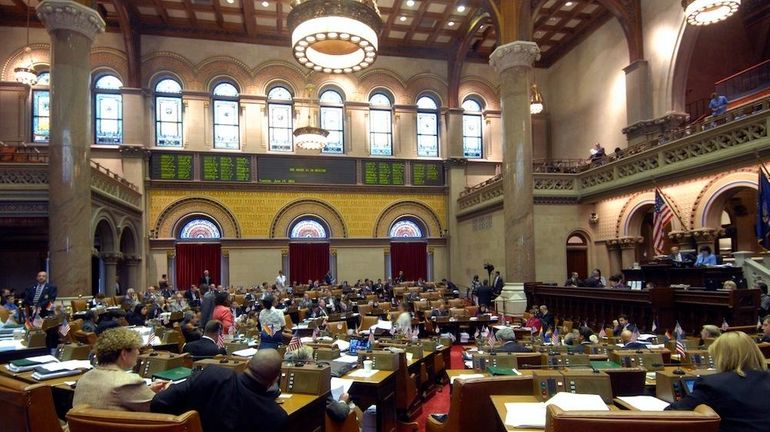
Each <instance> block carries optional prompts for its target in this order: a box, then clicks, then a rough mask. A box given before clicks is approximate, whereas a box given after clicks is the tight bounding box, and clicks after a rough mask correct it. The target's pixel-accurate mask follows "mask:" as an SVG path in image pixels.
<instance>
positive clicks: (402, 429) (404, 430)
mask: <svg viewBox="0 0 770 432" xmlns="http://www.w3.org/2000/svg"><path fill="white" fill-rule="evenodd" d="M462 352H463V347H462V346H461V345H455V346H453V347H452V351H451V353H450V358H451V361H450V365H451V366H450V367H449V368H450V369H462V368H463V359H462ZM449 400H450V394H449V384H447V385H445V386H444V387H443V388H442V389H441V391H437V392H435V393H433V396H431V397H430V398H429V399H428V400H426V401H425V402H423V404H422V413H421V414H420V415H419V416H418V417H417V418H416V419H415V420H414V421H416V422H417V424H419V425H420V429H419V430H420V431H421V432H422V431H424V430H425V424H426V423H427V418H428V416H429V415H431V414H435V413H448V412H449ZM398 430H399V432H408V431H411V428H409V427H406V426H399V428H398Z"/></svg>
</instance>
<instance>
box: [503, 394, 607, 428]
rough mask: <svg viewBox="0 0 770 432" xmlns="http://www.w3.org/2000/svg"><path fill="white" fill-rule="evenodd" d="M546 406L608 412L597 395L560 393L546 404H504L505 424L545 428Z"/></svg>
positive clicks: (565, 409) (566, 409)
mask: <svg viewBox="0 0 770 432" xmlns="http://www.w3.org/2000/svg"><path fill="white" fill-rule="evenodd" d="M548 405H556V406H558V407H559V408H561V409H563V410H564V411H609V408H607V405H606V404H605V403H604V401H603V400H602V398H601V396H599V395H590V394H574V393H566V392H561V393H557V394H556V396H554V397H552V398H551V399H550V400H549V401H548V402H524V403H506V404H505V411H506V414H505V424H506V425H508V426H512V427H515V428H545V416H546V409H547V407H548Z"/></svg>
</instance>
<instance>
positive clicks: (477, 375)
mask: <svg viewBox="0 0 770 432" xmlns="http://www.w3.org/2000/svg"><path fill="white" fill-rule="evenodd" d="M471 378H484V374H462V375H457V376H453V377H451V378H449V384H454V383H455V380H457V379H471Z"/></svg>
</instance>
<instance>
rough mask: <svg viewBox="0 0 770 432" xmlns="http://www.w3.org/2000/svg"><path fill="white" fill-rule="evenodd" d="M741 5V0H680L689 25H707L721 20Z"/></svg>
mask: <svg viewBox="0 0 770 432" xmlns="http://www.w3.org/2000/svg"><path fill="white" fill-rule="evenodd" d="M740 6H741V0H682V7H683V8H684V15H685V17H686V18H687V23H688V24H691V25H709V24H713V23H716V22H719V21H723V20H725V19H727V18H729V17H730V16H731V15H733V14H734V13H735V12H736V11H737V10H738V8H739V7H740Z"/></svg>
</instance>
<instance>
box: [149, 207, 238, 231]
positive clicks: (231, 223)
mask: <svg viewBox="0 0 770 432" xmlns="http://www.w3.org/2000/svg"><path fill="white" fill-rule="evenodd" d="M196 214H198V215H203V216H206V217H209V218H211V219H213V220H215V221H216V222H217V224H218V225H219V227H220V228H221V229H222V238H240V237H241V228H240V226H239V224H238V220H237V219H236V218H235V216H234V215H233V213H232V212H231V211H230V209H228V208H227V207H226V206H225V205H224V204H222V203H220V202H218V201H215V200H213V199H210V198H202V197H191V198H182V199H180V200H177V201H175V202H173V203H171V204H169V205H168V206H167V207H166V208H165V209H163V211H161V212H160V214H159V215H158V219H157V221H156V222H155V228H154V229H153V231H152V233H151V236H152V237H154V238H167V239H172V238H176V235H177V230H178V229H179V222H180V221H182V220H183V219H185V218H187V217H189V216H190V215H196Z"/></svg>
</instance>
